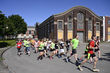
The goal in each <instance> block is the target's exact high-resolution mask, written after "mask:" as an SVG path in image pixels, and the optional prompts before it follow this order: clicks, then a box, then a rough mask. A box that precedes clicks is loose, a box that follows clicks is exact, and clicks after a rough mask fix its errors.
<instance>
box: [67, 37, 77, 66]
mask: <svg viewBox="0 0 110 73" xmlns="http://www.w3.org/2000/svg"><path fill="white" fill-rule="evenodd" d="M78 44H79V40H78V36H77V35H76V36H75V38H74V39H72V40H71V46H72V53H71V55H70V56H68V57H67V59H66V61H67V62H68V60H69V58H70V57H71V56H73V55H74V58H75V60H76V65H77V64H78V59H77V58H78V57H77V47H78Z"/></svg>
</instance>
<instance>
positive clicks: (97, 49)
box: [95, 36, 101, 60]
mask: <svg viewBox="0 0 110 73" xmlns="http://www.w3.org/2000/svg"><path fill="white" fill-rule="evenodd" d="M99 43H100V38H99V36H97V39H96V44H95V47H96V49H95V52H96V53H98V58H99V60H101V57H100V56H101V53H100V49H99Z"/></svg>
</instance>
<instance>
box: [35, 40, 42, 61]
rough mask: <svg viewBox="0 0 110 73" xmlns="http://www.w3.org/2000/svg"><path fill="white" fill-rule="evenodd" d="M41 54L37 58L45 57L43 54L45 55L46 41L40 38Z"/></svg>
mask: <svg viewBox="0 0 110 73" xmlns="http://www.w3.org/2000/svg"><path fill="white" fill-rule="evenodd" d="M39 52H40V54H39V56H38V58H37V60H39V59H40V60H42V59H43V55H44V41H43V40H40V45H39Z"/></svg>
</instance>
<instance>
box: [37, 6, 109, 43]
mask: <svg viewBox="0 0 110 73" xmlns="http://www.w3.org/2000/svg"><path fill="white" fill-rule="evenodd" d="M103 18H104V17H101V16H98V15H96V14H95V13H94V12H92V11H91V10H90V9H88V8H86V7H83V6H76V7H72V8H71V9H69V10H67V11H65V12H63V13H59V14H55V15H52V16H50V17H49V18H47V19H46V20H45V21H43V22H42V23H41V24H40V25H36V28H37V29H36V30H37V34H38V38H39V39H42V38H50V39H55V40H59V39H63V40H64V41H66V40H67V39H72V38H74V37H75V35H78V36H79V40H80V41H82V42H87V41H88V40H90V39H91V36H92V35H96V36H99V37H100V40H104V34H103V33H107V31H108V34H109V33H110V30H109V29H110V28H108V30H107V29H106V28H104V29H106V30H105V32H104V30H103V26H104V24H103V23H104V22H103ZM105 22H106V19H105ZM109 22H110V21H108V23H109ZM107 26H108V25H107ZM105 27H106V26H105ZM105 37H106V38H105V40H106V41H107V40H108V39H107V38H109V37H110V35H105Z"/></svg>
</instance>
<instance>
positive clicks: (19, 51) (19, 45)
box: [17, 41, 22, 56]
mask: <svg viewBox="0 0 110 73" xmlns="http://www.w3.org/2000/svg"><path fill="white" fill-rule="evenodd" d="M21 46H22V42H21V41H18V42H17V50H18V52H17V55H19V56H20V55H21Z"/></svg>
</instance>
